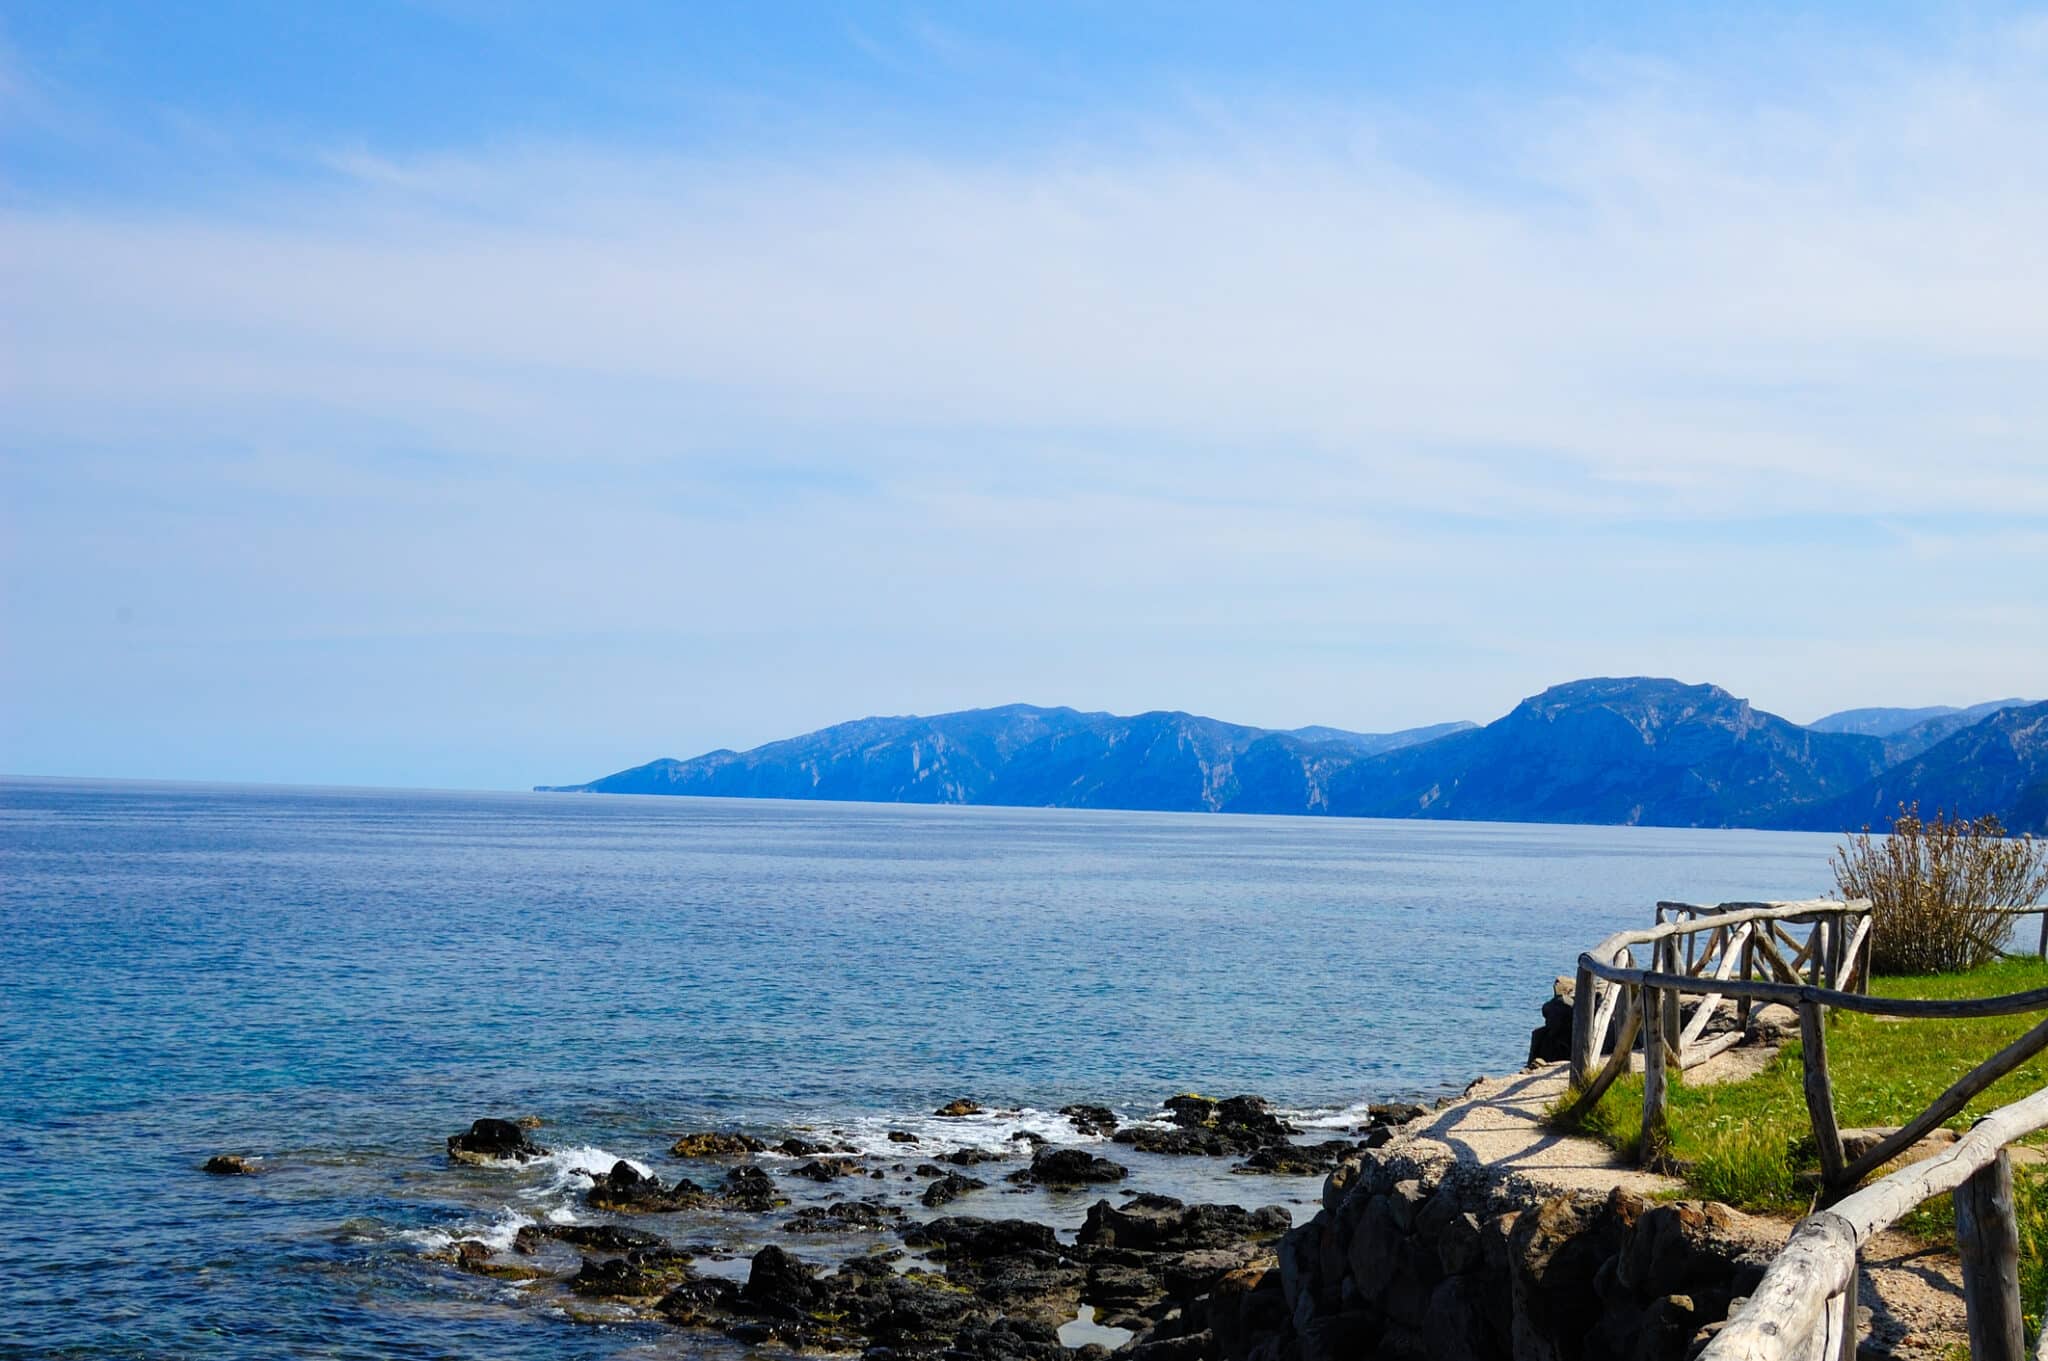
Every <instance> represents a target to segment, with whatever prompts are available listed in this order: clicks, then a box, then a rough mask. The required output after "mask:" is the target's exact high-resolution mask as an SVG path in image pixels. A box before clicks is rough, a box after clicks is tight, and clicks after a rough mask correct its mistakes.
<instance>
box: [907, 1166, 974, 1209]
mask: <svg viewBox="0 0 2048 1361" xmlns="http://www.w3.org/2000/svg"><path fill="white" fill-rule="evenodd" d="M926 1166H927V1167H928V1166H930V1164H929V1163H927V1164H926ZM919 1170H920V1171H922V1170H923V1169H922V1168H920V1169H919ZM933 1170H934V1171H937V1169H936V1168H934V1169H933ZM987 1185H988V1183H987V1182H985V1181H983V1180H982V1179H981V1178H979V1177H963V1176H961V1175H960V1174H959V1173H958V1172H939V1173H938V1176H937V1177H936V1178H935V1179H934V1180H933V1181H932V1183H931V1184H930V1185H929V1186H927V1187H925V1188H924V1194H923V1195H921V1196H919V1197H918V1199H919V1200H920V1201H922V1202H923V1203H924V1205H925V1206H926V1207H927V1208H931V1209H936V1208H938V1207H939V1206H941V1205H949V1204H951V1203H952V1202H953V1201H956V1200H958V1199H959V1198H960V1197H961V1196H963V1195H966V1194H967V1193H968V1192H969V1191H979V1190H981V1189H982V1188H983V1187H985V1186H987Z"/></svg>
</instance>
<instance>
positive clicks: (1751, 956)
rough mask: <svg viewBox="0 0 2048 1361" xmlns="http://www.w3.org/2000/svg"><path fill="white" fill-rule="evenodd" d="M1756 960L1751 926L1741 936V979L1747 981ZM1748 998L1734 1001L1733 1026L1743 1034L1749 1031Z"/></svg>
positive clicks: (1753, 932)
mask: <svg viewBox="0 0 2048 1361" xmlns="http://www.w3.org/2000/svg"><path fill="white" fill-rule="evenodd" d="M1755 960H1756V928H1755V927H1754V926H1752V927H1751V928H1750V930H1749V931H1748V933H1747V934H1745V935H1744V936H1743V937H1742V981H1743V982H1745V983H1747V982H1748V981H1749V977H1750V973H1751V971H1752V970H1753V969H1754V967H1755ZM1749 1013H1750V999H1749V998H1748V997H1742V998H1738V999H1737V1000H1736V1003H1735V1028H1736V1030H1738V1031H1741V1032H1742V1033H1744V1034H1747V1033H1748V1032H1749Z"/></svg>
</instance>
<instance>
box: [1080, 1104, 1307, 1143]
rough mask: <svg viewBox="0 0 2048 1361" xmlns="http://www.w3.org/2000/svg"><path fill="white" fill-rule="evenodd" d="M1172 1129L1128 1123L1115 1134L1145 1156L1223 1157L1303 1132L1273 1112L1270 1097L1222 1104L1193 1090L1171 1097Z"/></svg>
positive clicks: (1167, 1114) (1284, 1140)
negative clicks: (1161, 1154)
mask: <svg viewBox="0 0 2048 1361" xmlns="http://www.w3.org/2000/svg"><path fill="white" fill-rule="evenodd" d="M1164 1119H1165V1121H1167V1122H1168V1124H1167V1126H1165V1127H1162V1126H1161V1125H1159V1124H1144V1125H1127V1126H1125V1127H1124V1128H1122V1129H1119V1130H1118V1131H1116V1134H1115V1135H1114V1136H1113V1137H1114V1138H1115V1140H1116V1142H1118V1143H1120V1144H1129V1145H1130V1146H1131V1147H1133V1148H1135V1149H1137V1150H1138V1151H1139V1152H1141V1153H1166V1154H1176V1155H1181V1156H1207V1157H1221V1156H1223V1155H1226V1154H1238V1155H1243V1154H1248V1153H1254V1152H1257V1151H1258V1150H1259V1149H1261V1148H1266V1147H1270V1146H1274V1145H1280V1144H1286V1143H1289V1142H1290V1141H1291V1140H1292V1138H1293V1136H1294V1135H1296V1134H1299V1133H1300V1132H1301V1131H1300V1130H1298V1129H1296V1128H1295V1127H1294V1126H1293V1125H1290V1124H1288V1123H1287V1122H1286V1121H1285V1120H1283V1119H1281V1118H1280V1117H1279V1116H1277V1115H1275V1114H1273V1112H1272V1110H1271V1108H1270V1107H1269V1106H1268V1105H1267V1103H1266V1101H1265V1098H1263V1097H1257V1096H1233V1097H1230V1098H1229V1099H1227V1100H1223V1101H1217V1100H1215V1099H1213V1098H1211V1097H1206V1096H1197V1095H1195V1094H1193V1093H1192V1092H1189V1093H1183V1094H1181V1095H1180V1096H1170V1097H1168V1098H1167V1099H1166V1103H1165V1116H1164Z"/></svg>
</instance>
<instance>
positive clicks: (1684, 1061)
mask: <svg viewBox="0 0 2048 1361" xmlns="http://www.w3.org/2000/svg"><path fill="white" fill-rule="evenodd" d="M2037 913H2038V914H2048V906H2034V907H2027V908H2017V909H2013V910H2012V911H2011V912H2009V913H2008V914H2007V915H2009V916H2013V917H2019V916H2025V915H2030V914H2037ZM1657 915H1658V917H1659V919H1660V920H1659V921H1658V923H1657V925H1656V926H1654V927H1651V928H1648V929H1647V930H1643V931H1623V932H1620V933H1618V934H1616V935H1613V936H1610V937H1608V938H1607V939H1606V940H1604V941H1602V942H1600V944H1599V945H1597V946H1595V947H1594V948H1593V949H1592V950H1590V951H1588V952H1587V953H1585V954H1582V955H1580V956H1579V969H1578V980H1577V984H1576V988H1577V991H1576V992H1575V993H1574V995H1573V999H1572V1084H1573V1087H1574V1088H1575V1090H1576V1093H1577V1094H1576V1097H1575V1099H1574V1100H1573V1102H1572V1103H1571V1105H1570V1106H1569V1107H1567V1109H1566V1110H1565V1111H1564V1113H1563V1118H1564V1119H1565V1120H1566V1121H1567V1122H1569V1121H1571V1120H1575V1119H1576V1118H1578V1117H1579V1116H1580V1115H1583V1114H1584V1113H1585V1112H1586V1111H1588V1110H1591V1109H1592V1108H1593V1106H1595V1105H1596V1104H1598V1102H1599V1101H1600V1098H1601V1097H1602V1096H1604V1095H1605V1094H1606V1091H1607V1089H1608V1087H1609V1086H1610V1085H1612V1084H1613V1082H1614V1080H1615V1079H1616V1078H1617V1077H1619V1076H1620V1075H1621V1074H1622V1073H1623V1072H1625V1071H1627V1069H1628V1068H1629V1066H1630V1063H1631V1059H1632V1054H1633V1050H1634V1048H1635V1042H1636V1037H1637V1034H1638V1032H1640V1033H1641V1034H1642V1040H1643V1042H1642V1052H1643V1140H1642V1152H1643V1157H1644V1160H1645V1161H1647V1162H1652V1163H1655V1162H1659V1161H1662V1160H1663V1159H1664V1158H1665V1157H1666V1156H1667V1155H1668V1152H1669V1149H1670V1128H1671V1117H1670V1074H1671V1073H1672V1072H1674V1071H1683V1070H1684V1069H1686V1068H1690V1067H1693V1066H1695V1065H1697V1064H1699V1063H1702V1062H1704V1061H1705V1060H1707V1059H1709V1058H1711V1057H1713V1056H1714V1055H1715V1054H1718V1053H1721V1052H1722V1051H1724V1050H1726V1049H1730V1048H1732V1047H1734V1046H1735V1045H1736V1044H1738V1043H1740V1042H1741V1040H1742V1038H1743V1035H1744V1033H1745V1031H1746V1029H1747V1027H1748V1025H1749V1021H1750V1009H1751V1008H1752V1007H1753V1006H1754V1005H1755V1004H1756V1003H1758V1002H1763V1003H1770V1002H1778V1003H1782V1004H1784V1005H1785V1006H1788V1007H1790V1008H1792V1009H1793V1010H1794V1012H1795V1013H1796V1014H1797V1015H1798V1018H1799V1040H1800V1056H1801V1062H1802V1063H1803V1065H1804V1069H1805V1071H1804V1082H1803V1084H1802V1085H1803V1088H1804V1092H1805V1097H1806V1111H1807V1115H1808V1118H1809V1119H1810V1120H1811V1121H1812V1124H1813V1139H1814V1144H1815V1147H1816V1148H1817V1149H1818V1150H1819V1154H1820V1165H1821V1185H1822V1197H1823V1199H1824V1200H1833V1199H1835V1198H1838V1197H1840V1196H1842V1195H1845V1194H1847V1193H1848V1192H1849V1191H1851V1190H1853V1189H1854V1188H1855V1186H1856V1185H1857V1183H1859V1182H1861V1181H1862V1180H1863V1179H1864V1178H1865V1177H1867V1176H1869V1175H1870V1173H1871V1172H1873V1171H1875V1170H1876V1169H1877V1168H1879V1167H1882V1166H1884V1165H1885V1164H1886V1163H1888V1162H1890V1161H1891V1160H1892V1159H1893V1158H1896V1157H1897V1156H1898V1155H1899V1154H1901V1153H1903V1152H1904V1151H1905V1150H1907V1149H1908V1148H1911V1147H1912V1146H1913V1145H1914V1144H1916V1143H1918V1142H1919V1141H1920V1140H1921V1139H1923V1138H1925V1137H1926V1136H1927V1135H1928V1134H1929V1133H1931V1132H1932V1131H1933V1130H1935V1129H1936V1128H1938V1127H1940V1126H1941V1125H1943V1124H1945V1123H1947V1122H1948V1121H1949V1120H1952V1119H1954V1118H1955V1117H1956V1116H1957V1115H1958V1114H1960V1113H1961V1112H1962V1110H1963V1108H1964V1107H1965V1106H1966V1105H1968V1104H1969V1102H1970V1099H1971V1098H1972V1097H1975V1096H1976V1095H1978V1094H1979V1093H1980V1092H1982V1091H1983V1090H1984V1089H1985V1088H1987V1087H1989V1086H1990V1085H1991V1084H1992V1083H1994V1082H1996V1081H1998V1079H2000V1078H2002V1077H2004V1076H2005V1075H2006V1074H2007V1073H2010V1072H2011V1071H2013V1070H2014V1069H2015V1068H2017V1067H2019V1066H2020V1065H2021V1064H2023V1063H2025V1062H2026V1061H2027V1060H2028V1059H2030V1058H2032V1057H2033V1056H2034V1055H2035V1054H2037V1053H2039V1052H2040V1051H2041V1050H2042V1049H2043V1048H2048V1020H2044V1021H2042V1022H2041V1024H2039V1025H2036V1026H2035V1027H2034V1028H2033V1029H2031V1030H2029V1031H2028V1032H2027V1033H2026V1034H2024V1035H2022V1036H2021V1037H2020V1038H2019V1039H2017V1040H2015V1041H2013V1042H2012V1043H2011V1044H2009V1045H2007V1046H2006V1047H2005V1048H2004V1049H2001V1050H1999V1051H1998V1052H1997V1053H1996V1054H1993V1055H1992V1056H1991V1057H1990V1058H1988V1059H1986V1060H1984V1062H1982V1063H1980V1064H1979V1065H1977V1067H1975V1068H1973V1069H1971V1070H1970V1071H1969V1072H1968V1073H1966V1074H1964V1075H1963V1076H1962V1077H1961V1078H1959V1079H1957V1081H1956V1082H1955V1083H1954V1085H1952V1086H1951V1087H1949V1089H1948V1090H1947V1091H1945V1092H1943V1093H1942V1094H1941V1095H1940V1096H1938V1097H1936V1098H1935V1100H1934V1102H1933V1104H1931V1105H1930V1106H1928V1108H1927V1109H1926V1110H1924V1111H1922V1112H1921V1113H1920V1114H1919V1115H1918V1116H1916V1117H1915V1118H1914V1119H1912V1120H1910V1121H1908V1122H1907V1123H1906V1124H1905V1125H1904V1126H1902V1127H1901V1128H1900V1129H1898V1130H1897V1131H1895V1132H1893V1133H1891V1134H1889V1135H1887V1136H1885V1137H1884V1138H1882V1139H1880V1140H1878V1141H1877V1142H1876V1144H1875V1145H1873V1146H1872V1147H1870V1148H1868V1149H1866V1150H1864V1151H1863V1152H1862V1153H1860V1154H1858V1155H1857V1156H1856V1157H1854V1158H1850V1157H1849V1156H1847V1154H1846V1153H1845V1152H1844V1150H1843V1147H1842V1134H1841V1126H1840V1124H1839V1123H1838V1122H1837V1121H1836V1118H1835V1101H1834V1084H1833V1080H1832V1078H1831V1077H1830V1075H1829V1072H1828V1050H1827V1029H1826V1019H1827V1009H1828V1008H1830V1007H1839V1008H1841V1009H1843V1010H1845V1011H1860V1012H1866V1013H1870V1014H1875V1015H1881V1016H1898V1017H1921V1018H1949V1019H1957V1018H1964V1017H1978V1016H2012V1015H2018V1014H2020V1013H2022V1012H2030V1011H2048V988H2037V989H2034V990H2033V991H2031V992H2018V993H2011V994H2008V995H2006V996H2003V997H1979V998H1969V999H1964V1000H1956V1001H1948V1000H1937V999H1922V998H1900V997H1872V996H1870V995H1869V993H1868V991H1867V988H1868V984H1869V956H1870V945H1871V939H1870V921H1871V919H1870V905H1869V903H1868V902H1866V901H1864V900H1862V899H1852V900H1850V901H1849V902H1835V901H1830V900H1816V901H1812V902H1798V903H1722V904H1719V905H1718V906H1714V907H1700V906H1695V905H1691V904H1683V903H1660V904H1658V912H1657ZM1802 926H1803V927H1805V928H1806V939H1805V940H1804V941H1801V940H1799V939H1798V938H1797V935H1796V934H1795V931H1796V928H1798V927H1802ZM1701 937H1704V938H1705V939H1704V940H1700V939H1699V938H1701ZM1637 949H1644V950H1647V951H1649V952H1650V953H1651V955H1652V957H1653V961H1654V964H1655V967H1652V968H1637V967H1635V951H1636V950H1637ZM1788 955H1789V958H1788ZM1802 971H1803V972H1802ZM1731 975H1733V976H1731ZM1693 996H1696V997H1698V998H1699V1000H1698V1002H1697V1003H1695V1004H1694V1006H1693V1010H1692V1014H1691V1016H1690V1017H1689V1018H1688V1017H1686V1016H1685V1014H1684V1011H1683V1006H1684V1000H1685V999H1686V998H1687V997H1693ZM1724 998H1734V999H1736V1015H1735V1018H1734V1024H1735V1028H1734V1029H1733V1030H1731V1031H1729V1032H1728V1033H1726V1034H1723V1035H1720V1036H1718V1037H1717V1038H1715V1039H1713V1040H1711V1041H1709V1040H1706V1039H1705V1038H1704V1036H1705V1031H1706V1027H1707V1026H1708V1024H1710V1023H1711V1021H1712V1019H1713V1016H1714V1012H1715V1009H1716V1008H1717V1007H1718V1006H1719V1004H1720V1002H1721V1001H1722V1000H1723V999H1724ZM1610 1029H1611V1030H1613V1031H1614V1042H1613V1045H1612V1049H1611V1052H1610V1053H1608V1054H1607V1056H1606V1058H1605V1061H1604V1062H1603V1061H1602V1059H1601V1049H1602V1046H1603V1042H1604V1040H1605V1039H1606V1037H1607V1035H1608V1033H1609V1031H1610Z"/></svg>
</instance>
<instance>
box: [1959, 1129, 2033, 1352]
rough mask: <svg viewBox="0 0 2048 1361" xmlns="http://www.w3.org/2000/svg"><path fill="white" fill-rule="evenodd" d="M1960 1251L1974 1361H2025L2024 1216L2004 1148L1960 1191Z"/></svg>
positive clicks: (1965, 1303)
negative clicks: (2015, 1201) (2016, 1207)
mask: <svg viewBox="0 0 2048 1361" xmlns="http://www.w3.org/2000/svg"><path fill="white" fill-rule="evenodd" d="M1955 1206H1956V1253H1957V1255H1958V1256H1960V1257H1961V1258H1962V1259H1963V1306H1964V1307H1965V1308H1966V1309H1968V1310H1969V1315H1970V1357H1971V1361H2021V1358H2022V1357H2023V1356H2024V1354H2025V1347H2026V1338H2025V1327H2024V1324H2023V1323H2022V1321H2021V1317H2020V1235H2019V1217H2018V1215H2017V1214H2016V1213H2015V1212H2014V1210H2013V1199H2012V1159H2011V1157H2010V1156H2008V1155H2007V1153H2006V1151H2005V1150H2004V1149H2002V1148H2001V1149H2000V1150H1999V1151H1998V1157H1997V1158H1996V1159H1994V1160H1993V1161H1991V1162H1989V1163H1987V1164H1985V1166H1984V1167H1983V1169H1982V1170H1981V1171H1979V1172H1978V1173H1977V1175H1975V1176H1974V1177H1971V1178H1970V1179H1969V1180H1968V1181H1966V1182H1964V1183H1963V1184H1962V1185H1961V1186H1958V1187H1957V1188H1956V1190H1955Z"/></svg>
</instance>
